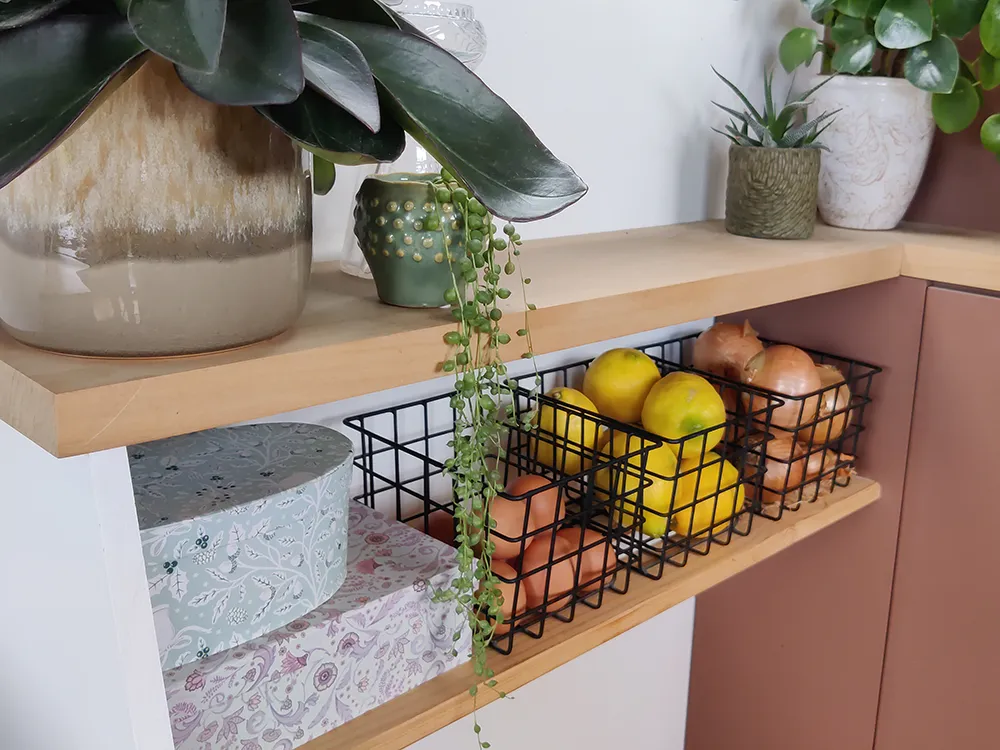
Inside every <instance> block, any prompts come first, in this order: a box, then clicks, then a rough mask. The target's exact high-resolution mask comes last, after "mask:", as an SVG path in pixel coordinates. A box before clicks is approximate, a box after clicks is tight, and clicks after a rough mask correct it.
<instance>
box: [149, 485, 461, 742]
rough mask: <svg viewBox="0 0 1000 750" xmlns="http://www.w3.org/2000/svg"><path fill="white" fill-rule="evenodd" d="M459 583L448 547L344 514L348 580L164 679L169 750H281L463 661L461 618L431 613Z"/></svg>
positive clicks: (449, 607)
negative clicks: (438, 596)
mask: <svg viewBox="0 0 1000 750" xmlns="http://www.w3.org/2000/svg"><path fill="white" fill-rule="evenodd" d="M457 571H458V567H457V562H456V558H455V551H454V550H453V549H451V548H450V547H447V546H445V545H443V544H441V543H440V542H438V541H436V540H434V539H432V538H430V537H429V536H425V535H424V534H422V533H420V532H419V531H416V530H415V529H412V528H410V527H409V526H406V525H404V524H400V523H397V522H395V521H390V520H388V519H387V518H386V517H385V516H383V515H382V514H381V513H378V512H376V511H373V510H369V509H368V508H367V507H366V506H364V505H360V504H358V503H354V502H352V503H351V504H350V533H349V541H348V568H347V580H346V581H345V583H344V585H343V586H341V588H340V590H339V591H338V592H337V594H336V596H334V597H333V598H332V599H331V600H330V601H328V602H326V603H325V604H323V605H322V606H320V607H319V608H318V609H316V610H315V611H313V612H310V613H308V614H306V615H304V616H303V617H301V618H300V619H298V620H295V621H294V622H292V623H290V624H289V625H287V626H285V627H283V628H280V629H278V630H276V631H275V632H273V633H270V634H268V635H266V636H263V637H261V638H257V639H256V640H254V641H251V642H250V643H246V644H244V645H242V646H239V647H237V648H233V649H230V650H229V651H226V652H225V653H221V654H216V655H214V656H210V657H209V658H207V659H205V660H204V661H200V662H197V663H193V664H186V665H184V666H183V667H180V668H177V669H173V670H170V671H168V672H165V673H164V682H165V683H166V688H167V701H168V703H169V707H170V721H171V727H172V729H173V735H174V744H175V747H176V748H177V750H290V749H291V748H294V747H298V746H300V745H302V744H304V743H306V742H308V741H309V740H311V739H314V738H316V737H318V736H320V735H322V734H324V733H326V732H329V731H330V730H331V729H334V728H335V727H338V726H340V725H341V724H343V723H345V722H347V721H350V720H351V719H353V718H355V717H357V716H360V715H361V714H363V713H364V712H365V711H369V710H371V709H373V708H375V707H377V706H379V705H381V704H383V703H385V702H386V701H388V700H391V699H392V698H395V697H396V696H398V695H402V694H403V693H405V692H406V691H407V690H411V689H413V688H415V687H417V686H418V685H420V684H422V683H424V682H426V681H427V680H429V679H431V678H432V677H435V676H437V675H439V674H441V673H442V672H445V671H447V670H449V669H451V668H453V667H455V666H458V665H459V664H462V663H463V662H465V661H467V660H468V658H469V649H470V645H471V636H470V631H469V630H468V628H464V627H463V622H464V620H463V617H462V616H461V615H459V614H457V613H456V612H455V605H454V604H446V603H434V602H433V601H432V593H433V590H434V589H437V588H446V587H448V586H449V585H451V583H452V582H453V581H454V580H455V577H456V576H457ZM459 630H461V631H462V633H463V636H462V638H461V639H460V640H459V641H458V642H457V643H456V642H455V641H454V640H453V637H454V634H455V633H456V632H458V631H459ZM452 649H455V650H456V651H457V652H458V656H454V657H453V656H452V655H451V652H452Z"/></svg>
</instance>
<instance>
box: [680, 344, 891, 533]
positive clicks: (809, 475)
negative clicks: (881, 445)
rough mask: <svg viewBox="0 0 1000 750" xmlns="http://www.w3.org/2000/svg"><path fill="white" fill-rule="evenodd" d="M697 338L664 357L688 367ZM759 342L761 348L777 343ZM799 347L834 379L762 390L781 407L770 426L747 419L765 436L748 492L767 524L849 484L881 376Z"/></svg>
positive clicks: (748, 399) (744, 401) (754, 405)
mask: <svg viewBox="0 0 1000 750" xmlns="http://www.w3.org/2000/svg"><path fill="white" fill-rule="evenodd" d="M696 338H697V335H692V336H687V337H684V338H682V339H679V340H678V341H676V342H673V346H672V350H671V351H670V352H668V353H667V355H665V356H666V359H668V360H669V361H671V362H673V363H675V364H678V365H682V366H689V364H690V362H691V354H692V350H693V346H694V341H695V339H696ZM761 341H762V343H763V344H764V345H765V346H773V345H775V344H778V343H782V342H776V341H770V340H766V339H761ZM798 348H800V349H802V350H803V351H804V352H806V353H807V354H809V355H810V357H812V359H813V361H814V362H815V363H816V364H817V365H822V366H826V367H829V368H831V369H830V371H829V372H830V373H832V375H833V376H832V377H831V378H830V380H831V382H830V383H829V384H828V385H825V386H823V387H822V388H820V389H819V390H817V391H814V392H812V393H809V394H806V395H804V396H799V397H791V396H785V395H782V394H777V393H774V392H773V391H767V390H764V391H762V392H763V393H765V394H767V396H768V398H769V399H771V400H772V401H773V400H778V401H779V403H780V406H779V408H778V409H775V410H774V411H773V412H772V413H771V414H770V418H771V421H770V424H769V425H768V424H765V423H764V422H762V421H761V420H759V419H758V418H757V417H756V416H755V415H753V414H751V415H749V419H750V420H751V423H752V424H751V429H753V430H756V431H765V432H768V433H769V434H770V439H769V440H768V441H767V443H766V448H765V449H764V452H763V455H762V457H761V458H762V460H763V463H764V472H763V473H764V476H763V480H762V482H761V485H760V486H759V487H758V486H754V487H752V488H750V491H751V495H752V499H753V501H754V505H755V509H756V512H757V513H758V514H759V515H762V516H764V517H766V518H770V519H772V520H780V519H781V518H782V516H783V514H784V512H785V511H786V510H790V511H797V510H799V509H800V508H801V507H802V504H803V503H809V502H813V501H815V500H816V498H817V497H820V496H821V495H823V494H827V493H829V492H832V491H833V490H834V489H835V488H836V487H846V486H848V485H849V484H850V482H851V476H852V475H853V472H854V465H855V463H856V460H857V456H858V450H859V440H860V437H861V434H862V433H863V432H864V430H865V425H864V415H865V408H866V407H867V406H868V405H869V404H870V403H871V402H872V399H871V388H872V381H873V379H874V378H875V376H876V375H877V374H878V373H880V372H882V370H881V368H879V367H876V366H875V365H871V364H867V363H865V362H860V361H858V360H853V359H847V358H844V357H838V356H835V355H833V354H827V353H825V352H819V351H816V350H813V349H806V348H804V347H798ZM727 382H730V383H732V382H734V381H727ZM761 403H763V402H761ZM767 403H771V402H770V401H769V402H767ZM759 406H760V404H759V403H758V400H757V397H756V396H754V395H753V394H747V395H745V396H743V397H742V398H741V399H740V402H739V404H738V407H737V408H738V410H739V411H740V412H742V413H743V414H744V415H746V413H747V411H748V410H756V409H758V408H759Z"/></svg>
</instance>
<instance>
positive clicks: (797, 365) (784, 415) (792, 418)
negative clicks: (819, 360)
mask: <svg viewBox="0 0 1000 750" xmlns="http://www.w3.org/2000/svg"><path fill="white" fill-rule="evenodd" d="M742 380H743V383H744V384H745V385H750V386H753V387H754V388H763V389H764V390H767V391H773V392H774V393H775V394H777V395H778V396H779V397H781V396H788V397H790V398H789V399H788V400H786V401H785V404H784V405H783V406H779V407H778V408H777V409H775V410H774V413H773V414H772V416H771V424H773V425H774V426H776V427H784V428H786V429H789V430H793V429H795V428H796V427H798V426H799V425H801V424H809V423H810V422H812V421H813V420H815V419H816V414H817V412H818V411H819V396H811V397H810V398H807V399H802V398H798V397H800V396H805V395H806V394H809V393H814V392H815V391H818V390H819V389H820V388H821V387H822V381H821V380H820V377H819V373H818V372H817V371H816V365H815V364H814V363H813V361H812V358H811V357H810V356H809V355H808V354H806V353H805V352H804V351H802V350H801V349H799V348H798V347H796V346H788V345H786V344H777V345H775V346H771V347H768V348H767V349H765V350H764V351H762V352H761V353H760V354H757V355H756V356H754V357H753V358H751V360H750V361H749V362H747V364H746V367H744V368H743V373H742ZM743 404H744V406H746V408H747V410H748V411H750V412H755V411H760V410H763V409H764V408H766V406H767V399H766V398H764V397H763V396H753V395H752V394H750V393H744V394H743Z"/></svg>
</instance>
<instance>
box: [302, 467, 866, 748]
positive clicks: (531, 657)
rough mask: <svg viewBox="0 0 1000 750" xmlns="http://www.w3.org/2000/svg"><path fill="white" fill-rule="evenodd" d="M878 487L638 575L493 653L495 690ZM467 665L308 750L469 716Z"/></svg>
mask: <svg viewBox="0 0 1000 750" xmlns="http://www.w3.org/2000/svg"><path fill="white" fill-rule="evenodd" d="M880 493H881V488H880V487H879V485H878V483H876V482H874V481H872V480H870V479H865V478H861V477H858V478H855V479H854V481H852V482H851V484H850V486H848V487H845V488H842V489H838V490H837V491H835V492H833V493H832V494H830V495H828V496H826V497H823V498H820V499H819V500H817V501H816V502H815V503H812V504H809V505H806V506H803V507H802V508H801V509H800V510H799V511H797V512H794V513H793V512H786V513H785V515H784V518H782V520H781V521H777V522H775V521H769V520H767V519H759V518H758V519H754V526H753V530H752V531H751V533H750V535H749V536H747V537H736V538H734V540H733V541H732V543H731V544H729V545H728V546H726V547H715V548H714V549H713V550H712V552H711V553H710V554H709V555H707V556H704V557H699V556H692V558H691V559H690V561H689V562H688V564H687V566H685V567H684V568H678V569H675V570H672V571H668V572H667V573H666V574H665V575H664V577H663V578H662V579H661V580H659V581H651V580H648V579H645V578H642V577H639V576H635V577H633V579H632V586H631V587H630V590H629V593H628V594H626V595H624V596H617V595H614V594H611V595H609V597H608V598H607V599H606V600H605V603H604V606H603V607H602V608H601V609H599V610H588V609H586V608H583V609H581V610H577V615H576V618H575V619H574V620H573V622H571V623H561V622H558V621H552V622H551V623H546V626H545V636H544V637H543V638H541V639H539V640H533V639H530V638H522V639H521V640H520V641H518V642H517V643H515V648H514V652H513V653H512V654H511V655H510V656H508V657H502V656H499V655H495V656H494V658H493V661H492V666H493V668H494V670H495V671H496V673H497V674H496V679H497V681H498V682H499V688H500V689H502V690H505V691H507V692H510V691H513V690H515V689H517V688H519V687H521V686H523V685H525V684H527V683H528V682H530V681H532V680H534V679H535V678H537V677H540V676H542V675H544V674H546V673H548V672H550V671H552V670H553V669H555V668H556V667H559V666H561V665H563V664H566V663H567V662H569V661H571V660H572V659H575V658H576V657H578V656H580V655H582V654H584V653H586V652H587V651H590V650H591V649H594V648H596V647H597V646H599V645H601V644H602V643H605V642H606V641H609V640H611V639H612V638H614V637H615V636H617V635H620V634H621V633H623V632H625V631H626V630H629V629H631V628H633V627H635V626H637V625H639V624H641V623H643V622H645V621H647V620H649V619H651V618H653V617H655V616H656V615H658V614H660V613H662V612H665V611H666V610H668V609H670V608H671V607H673V606H675V605H677V604H680V603H681V602H683V601H685V600H687V599H689V598H690V597H692V596H695V595H697V594H700V593H702V592H703V591H706V590H707V589H710V588H712V587H713V586H715V585H717V584H719V583H721V582H722V581H725V580H727V579H729V578H732V577H733V576H735V575H737V574H739V573H741V572H743V571H744V570H746V569H747V568H749V567H751V566H753V565H755V564H756V563H758V562H760V561H762V560H765V559H767V558H769V557H771V556H773V555H776V554H778V553H779V552H781V551H782V550H784V549H787V548H788V547H790V546H792V545H793V544H795V543H797V542H799V541H801V540H803V539H805V538H806V537H808V536H811V535H812V534H815V533H817V532H818V531H821V530H822V529H824V528H826V527H828V526H831V525H833V524H835V523H837V522H838V521H841V520H842V519H844V518H846V517H847V516H849V515H851V514H853V513H856V512H858V511H859V510H861V509H863V508H865V507H867V506H868V505H870V504H872V503H874V502H875V501H876V500H877V499H878V498H879V495H880ZM473 679H474V678H473V674H472V669H471V667H470V666H469V665H466V666H464V667H459V668H457V669H453V670H451V671H450V672H446V673H445V674H443V675H440V676H439V677H436V678H434V679H433V680H431V681H429V682H427V683H425V684H424V685H421V686H420V687H419V688H416V689H415V690H411V691H410V692H408V693H406V694H404V695H401V696H400V697H398V698H396V699H394V700H392V701H389V702H388V703H386V704H384V705H382V706H380V707H378V708H376V709H373V710H371V711H369V712H368V713H366V714H364V715H362V716H360V717H358V718H357V719H354V720H353V721H350V722H348V723H347V724H344V725H343V726H341V727H338V728H337V729H334V730H333V731H331V732H328V733H327V734H324V735H322V736H321V737H318V738H316V739H314V740H312V741H310V742H308V743H306V744H305V745H304V746H303V747H304V748H305V750H341V749H342V748H351V750H396V749H397V748H405V747H408V746H409V745H411V744H413V743H414V742H417V741H418V740H420V739H423V738H424V737H427V736H428V735H430V734H432V733H434V732H436V731H437V730H439V729H441V728H443V727H445V726H447V725H449V724H451V723H452V722H454V721H457V720H458V719H461V718H463V717H465V716H468V715H469V714H471V713H472V708H473V705H472V699H471V698H470V697H469V693H468V690H469V687H470V685H472V684H473ZM493 700H496V695H495V694H493V693H492V691H489V690H483V691H481V693H480V698H479V706H480V707H482V706H483V705H486V704H488V703H491V702H492V701H493Z"/></svg>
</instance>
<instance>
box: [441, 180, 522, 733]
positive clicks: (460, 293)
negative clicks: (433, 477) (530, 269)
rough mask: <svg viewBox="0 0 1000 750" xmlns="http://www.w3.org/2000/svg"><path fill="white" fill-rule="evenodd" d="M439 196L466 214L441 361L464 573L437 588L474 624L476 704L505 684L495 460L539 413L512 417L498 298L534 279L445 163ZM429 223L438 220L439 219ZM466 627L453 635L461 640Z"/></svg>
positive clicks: (508, 228) (514, 238)
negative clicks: (509, 283)
mask: <svg viewBox="0 0 1000 750" xmlns="http://www.w3.org/2000/svg"><path fill="white" fill-rule="evenodd" d="M435 185H436V186H437V187H436V196H435V197H436V200H437V203H438V204H439V205H440V204H443V203H452V204H454V205H455V206H456V207H457V208H458V210H459V213H461V214H462V216H463V217H464V220H465V226H464V234H465V237H464V247H465V249H466V253H465V256H464V257H458V254H457V253H456V254H452V253H451V252H450V251H449V252H448V253H447V259H448V263H449V267H450V269H451V274H452V282H453V284H452V288H451V289H449V290H448V291H447V293H446V294H445V298H444V302H445V303H446V304H448V305H449V306H450V308H451V314H452V317H453V318H454V319H455V321H456V322H457V329H456V330H455V331H449V332H448V333H447V334H445V336H444V343H445V344H446V345H447V346H448V347H449V356H448V358H447V359H445V360H444V361H443V362H442V363H441V369H442V370H443V371H444V372H453V373H455V395H454V396H453V397H452V399H451V407H452V408H453V409H454V410H455V431H454V436H453V438H452V440H451V442H450V446H451V448H452V452H453V457H452V458H451V459H449V460H447V461H446V462H445V472H446V473H447V475H448V476H450V477H451V479H452V483H453V488H454V493H455V519H456V526H457V528H456V534H455V541H456V543H457V545H458V565H459V576H458V578H457V579H456V581H455V582H454V584H453V585H452V587H451V589H448V590H444V591H438V592H436V593H435V597H436V598H437V599H438V600H439V601H448V602H454V603H455V605H456V609H457V611H458V612H460V613H462V614H465V615H466V622H467V623H468V626H469V627H470V629H471V630H472V667H473V670H474V672H475V675H476V678H477V683H476V684H473V685H471V686H470V688H469V693H470V694H471V695H472V697H473V701H474V704H473V705H474V706H475V705H477V703H476V701H477V697H478V693H479V689H480V687H481V686H483V685H485V687H487V688H490V689H493V690H497V692H498V693H499V695H500V697H506V696H505V693H504V692H503V691H500V690H498V686H497V682H496V680H495V679H494V673H493V670H492V669H491V668H490V667H489V665H488V663H487V653H488V647H489V644H490V641H491V640H492V639H493V636H494V633H495V631H496V627H497V625H498V624H499V623H500V622H502V621H503V620H502V618H503V615H502V612H501V603H502V598H501V595H500V592H499V590H498V588H497V578H496V576H495V575H494V574H493V571H492V555H493V552H494V548H495V545H494V543H493V542H492V541H491V540H490V532H491V530H492V529H493V528H494V527H495V525H496V524H495V521H493V519H492V517H491V515H490V505H491V503H492V502H493V499H494V498H495V497H496V496H497V494H498V493H499V492H500V491H501V490H502V489H503V485H502V481H503V480H502V477H501V475H500V472H499V471H498V470H497V466H496V462H497V461H498V460H502V458H503V455H504V450H505V445H506V436H507V433H508V430H510V429H517V428H520V429H524V430H531V429H532V420H533V416H534V415H533V414H532V413H530V412H529V413H527V414H523V415H521V417H520V418H521V420H522V421H521V424H519V425H518V424H515V423H514V422H513V419H514V414H515V411H514V409H513V407H512V406H511V404H510V403H508V401H510V400H512V399H513V398H515V395H514V390H515V388H516V384H515V383H514V382H513V381H512V380H511V379H510V378H509V377H508V370H507V366H506V364H505V363H504V360H503V356H502V353H501V349H502V347H504V346H506V345H507V344H509V343H510V342H511V340H512V339H511V335H510V334H509V333H507V332H505V331H504V330H503V326H502V325H501V322H502V320H503V319H504V315H503V311H502V310H501V307H500V305H501V302H502V301H503V300H506V299H508V298H509V297H510V296H511V294H512V292H511V290H510V289H509V288H508V287H506V286H504V278H505V277H514V276H515V274H517V275H518V276H517V280H518V286H520V288H521V293H522V296H523V295H524V287H525V285H527V284H530V283H531V279H530V278H525V277H524V276H523V274H522V273H521V271H520V268H519V264H518V263H517V262H516V259H517V257H518V256H519V255H520V254H521V249H520V248H521V244H522V240H521V236H520V234H518V232H517V230H516V228H515V227H514V225H513V224H511V223H509V222H508V223H506V224H505V225H504V227H503V235H500V233H499V230H498V228H497V224H496V223H495V222H494V221H493V219H492V217H491V216H490V215H489V212H488V211H487V210H486V207H485V206H484V205H483V204H482V203H481V202H480V201H479V200H478V199H476V198H475V197H473V196H472V195H471V193H470V192H469V190H468V188H467V187H465V186H464V185H461V184H460V183H459V181H458V180H457V178H456V177H455V176H454V175H452V174H451V173H450V172H448V171H447V170H442V172H441V175H440V177H439V178H437V179H436V180H435ZM430 228H431V229H433V228H434V226H433V225H432V226H431V227H430ZM533 309H534V306H533V305H530V304H527V300H525V311H524V327H523V328H520V329H518V331H517V332H516V335H517V336H518V337H520V338H523V339H524V340H525V343H526V345H527V351H525V352H524V353H523V354H522V357H525V358H531V357H532V356H533V355H532V352H531V334H530V331H529V329H528V311H529V310H533ZM461 636H462V633H461V632H458V633H455V636H454V637H455V640H456V641H457V640H459V639H460V638H461ZM474 729H475V733H476V738H477V741H478V743H479V747H480V748H489V746H490V743H489V742H486V741H485V740H483V739H482V737H481V735H480V726H479V723H478V721H476V722H475V724H474Z"/></svg>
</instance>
